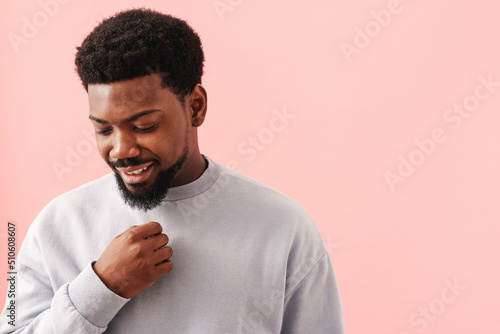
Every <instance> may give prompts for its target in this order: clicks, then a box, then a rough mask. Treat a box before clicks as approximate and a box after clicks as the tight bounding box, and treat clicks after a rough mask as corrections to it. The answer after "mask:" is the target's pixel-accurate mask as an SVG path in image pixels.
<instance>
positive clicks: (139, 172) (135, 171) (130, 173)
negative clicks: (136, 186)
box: [125, 166, 149, 175]
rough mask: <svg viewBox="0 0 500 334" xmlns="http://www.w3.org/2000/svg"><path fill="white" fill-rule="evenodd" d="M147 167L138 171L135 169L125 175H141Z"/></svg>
mask: <svg viewBox="0 0 500 334" xmlns="http://www.w3.org/2000/svg"><path fill="white" fill-rule="evenodd" d="M148 167H149V166H146V167H143V168H139V169H136V170H134V171H132V172H125V173H127V174H128V175H138V174H141V173H142V172H144V171H145V170H146V169H148Z"/></svg>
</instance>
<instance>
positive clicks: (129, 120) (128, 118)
mask: <svg viewBox="0 0 500 334" xmlns="http://www.w3.org/2000/svg"><path fill="white" fill-rule="evenodd" d="M158 111H161V110H160V109H149V110H143V111H141V112H138V113H137V114H134V115H132V116H130V117H127V118H125V119H124V120H122V121H121V122H120V123H127V122H133V121H135V120H136V119H138V118H139V117H142V116H145V115H149V114H152V113H154V112H158ZM89 118H90V119H91V120H92V121H95V122H97V123H101V124H109V122H108V121H105V120H103V119H100V118H97V117H94V116H92V115H89Z"/></svg>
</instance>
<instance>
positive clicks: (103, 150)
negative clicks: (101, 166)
mask: <svg viewBox="0 0 500 334" xmlns="http://www.w3.org/2000/svg"><path fill="white" fill-rule="evenodd" d="M96 143H97V150H98V151H99V155H100V156H101V157H102V158H103V159H104V160H105V161H106V162H108V157H109V151H110V147H109V145H108V143H107V141H106V140H103V139H100V138H99V137H96Z"/></svg>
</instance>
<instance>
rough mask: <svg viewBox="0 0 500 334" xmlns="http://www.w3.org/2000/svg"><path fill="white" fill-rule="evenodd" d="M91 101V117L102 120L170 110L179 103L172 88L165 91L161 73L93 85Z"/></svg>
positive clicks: (89, 95) (90, 92)
mask: <svg viewBox="0 0 500 334" xmlns="http://www.w3.org/2000/svg"><path fill="white" fill-rule="evenodd" d="M88 98H89V111H90V114H91V115H92V116H94V117H99V118H100V117H111V116H118V115H120V116H123V117H126V116H127V115H129V114H131V113H134V112H137V111H142V110H144V109H148V108H153V107H154V108H158V107H159V106H165V105H166V106H165V107H168V105H171V104H173V103H175V102H176V100H177V97H176V95H175V94H173V93H172V92H171V91H170V90H169V89H167V88H162V86H161V78H160V76H159V75H157V74H153V75H148V76H144V77H139V78H135V79H131V80H123V81H116V82H113V83H109V84H89V86H88ZM177 101H178V100H177Z"/></svg>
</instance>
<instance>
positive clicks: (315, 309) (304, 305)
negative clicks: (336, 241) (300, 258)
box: [281, 252, 345, 334]
mask: <svg viewBox="0 0 500 334" xmlns="http://www.w3.org/2000/svg"><path fill="white" fill-rule="evenodd" d="M281 333H282V334H299V333H322V334H323V333H324V334H327V333H328V334H345V328H344V323H343V313H342V306H341V304H340V297H339V292H338V288H337V282H336V280H335V275H334V272H333V267H332V264H331V261H330V257H329V255H328V253H327V252H326V253H325V254H324V255H323V256H322V257H321V258H320V260H319V261H318V262H317V263H316V264H315V265H314V266H313V267H312V269H311V270H310V271H309V272H308V273H307V274H306V275H305V276H304V278H302V279H301V281H300V282H299V283H298V284H297V285H296V286H295V287H293V288H292V290H291V291H289V292H287V294H286V296H285V304H284V314H283V325H282V329H281Z"/></svg>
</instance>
